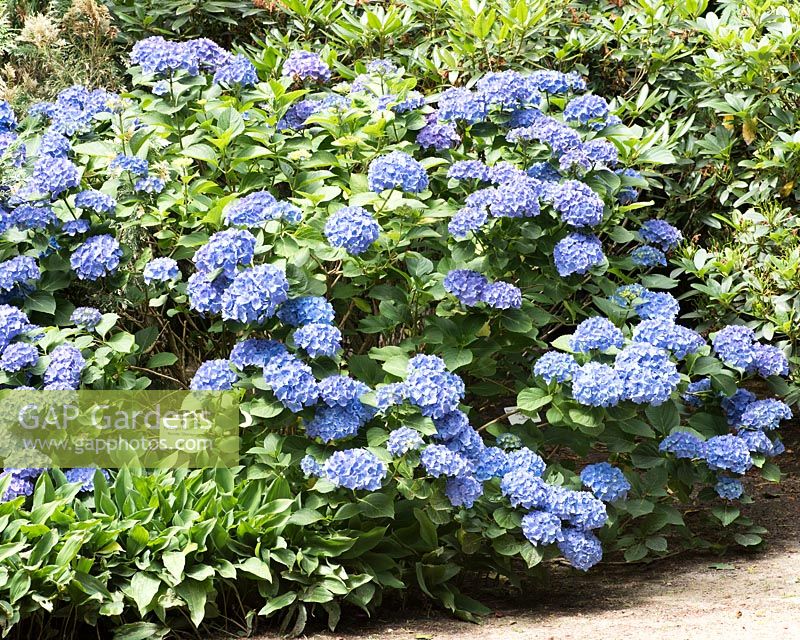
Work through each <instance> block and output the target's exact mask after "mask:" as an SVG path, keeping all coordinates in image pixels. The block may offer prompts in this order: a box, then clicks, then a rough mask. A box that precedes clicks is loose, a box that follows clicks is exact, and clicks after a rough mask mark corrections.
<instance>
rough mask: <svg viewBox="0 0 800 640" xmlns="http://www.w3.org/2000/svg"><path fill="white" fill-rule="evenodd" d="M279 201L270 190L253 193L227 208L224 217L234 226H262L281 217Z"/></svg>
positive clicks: (227, 222)
mask: <svg viewBox="0 0 800 640" xmlns="http://www.w3.org/2000/svg"><path fill="white" fill-rule="evenodd" d="M277 203H278V201H277V200H276V199H275V197H274V196H273V195H272V194H271V193H269V192H268V191H256V192H254V193H251V194H249V195H247V196H245V197H244V198H241V199H240V200H237V201H236V202H235V203H233V204H232V205H230V206H229V207H227V208H226V209H225V212H224V213H223V219H224V220H225V222H226V224H229V225H231V226H233V227H260V226H262V225H263V224H264V223H265V222H267V221H268V220H277V219H278V218H280V214H281V210H280V208H279V207H277V206H276V205H277Z"/></svg>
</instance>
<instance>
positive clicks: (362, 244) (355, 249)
mask: <svg viewBox="0 0 800 640" xmlns="http://www.w3.org/2000/svg"><path fill="white" fill-rule="evenodd" d="M380 232H381V228H380V226H379V225H378V223H377V222H376V221H375V218H373V217H372V216H371V215H370V214H369V212H368V211H367V210H366V209H364V208H363V207H343V208H341V209H339V210H338V211H336V212H335V213H332V214H331V216H330V217H329V218H328V220H327V222H326V223H325V237H326V238H327V239H328V242H330V244H331V245H332V246H334V247H344V249H345V250H346V251H347V252H348V253H350V254H352V255H360V254H362V253H364V252H365V251H366V250H367V249H369V248H370V246H372V243H374V242H375V241H376V240H377V239H378V236H379V235H380Z"/></svg>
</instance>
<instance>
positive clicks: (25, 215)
mask: <svg viewBox="0 0 800 640" xmlns="http://www.w3.org/2000/svg"><path fill="white" fill-rule="evenodd" d="M55 221H56V215H55V213H53V210H52V209H51V208H50V207H49V206H47V205H43V204H40V203H36V204H21V205H19V206H18V207H16V208H15V209H14V210H13V211H12V212H11V216H10V219H9V222H10V226H14V227H17V228H18V229H21V230H25V229H44V228H46V227H47V226H49V225H51V224H52V223H54V222H55Z"/></svg>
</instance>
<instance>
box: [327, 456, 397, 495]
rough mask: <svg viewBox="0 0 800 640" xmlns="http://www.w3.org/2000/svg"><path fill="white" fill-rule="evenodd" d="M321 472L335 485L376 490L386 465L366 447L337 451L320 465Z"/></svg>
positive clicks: (381, 480) (384, 475)
mask: <svg viewBox="0 0 800 640" xmlns="http://www.w3.org/2000/svg"><path fill="white" fill-rule="evenodd" d="M322 474H323V476H324V477H325V478H326V479H328V480H329V481H330V482H332V483H333V484H335V485H336V486H337V487H345V488H346V489H353V490H357V489H366V490H367V491H378V490H379V489H380V488H381V483H382V482H383V479H384V478H385V477H386V465H385V464H384V463H383V462H381V460H380V459H379V458H378V457H377V456H376V455H375V454H374V453H372V452H371V451H368V450H367V449H347V450H345V451H337V452H335V453H334V454H333V455H331V457H330V458H328V459H327V460H326V461H325V464H323V465H322Z"/></svg>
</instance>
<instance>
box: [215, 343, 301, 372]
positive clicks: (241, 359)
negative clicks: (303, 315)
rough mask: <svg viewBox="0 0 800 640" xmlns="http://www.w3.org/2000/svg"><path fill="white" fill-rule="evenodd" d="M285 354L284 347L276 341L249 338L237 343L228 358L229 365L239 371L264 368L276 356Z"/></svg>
mask: <svg viewBox="0 0 800 640" xmlns="http://www.w3.org/2000/svg"><path fill="white" fill-rule="evenodd" d="M285 353H287V351H286V347H285V346H283V345H282V344H281V343H280V342H278V341H277V340H260V339H258V338H249V339H247V340H242V341H241V342H237V343H236V344H235V345H234V347H233V349H232V350H231V355H230V357H229V359H230V361H231V364H232V365H233V366H234V367H236V368H237V369H239V370H243V369H245V368H247V367H262V368H263V367H264V366H266V364H267V362H269V361H270V359H272V358H273V357H275V356H277V355H283V354H285Z"/></svg>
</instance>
